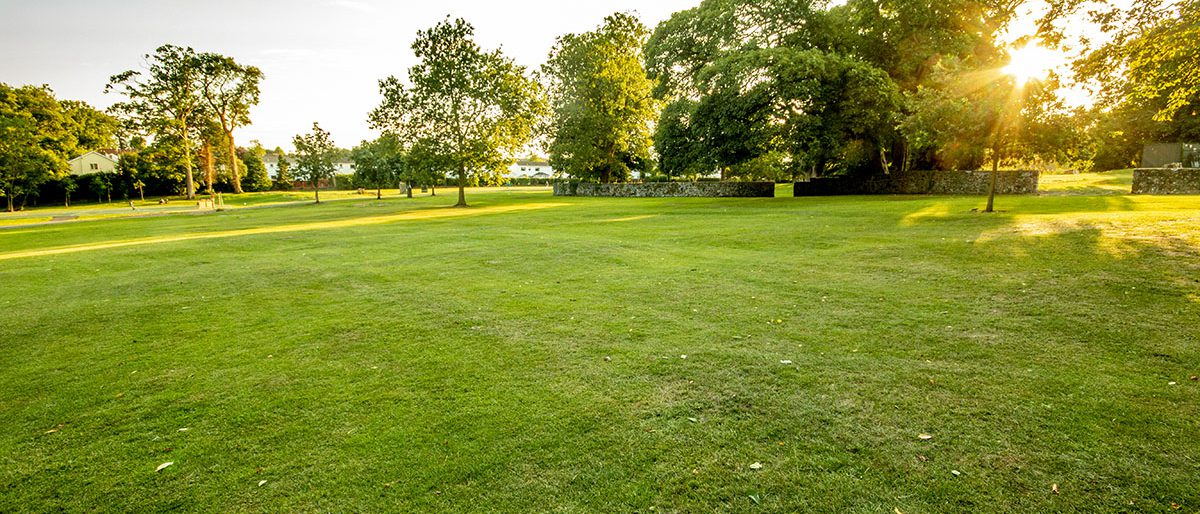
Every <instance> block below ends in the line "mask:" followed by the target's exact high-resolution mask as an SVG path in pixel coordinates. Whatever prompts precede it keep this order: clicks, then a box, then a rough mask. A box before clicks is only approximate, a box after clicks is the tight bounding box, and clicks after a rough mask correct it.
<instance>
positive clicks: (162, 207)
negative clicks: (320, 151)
mask: <svg viewBox="0 0 1200 514" xmlns="http://www.w3.org/2000/svg"><path fill="white" fill-rule="evenodd" d="M471 191H472V192H476V193H480V192H483V193H486V192H495V191H508V192H512V193H526V194H528V193H534V192H543V191H549V188H547V187H530V186H521V187H505V188H497V187H482V188H471ZM376 193H381V194H382V195H383V196H386V197H388V198H398V197H401V196H403V195H401V192H400V190H398V189H384V190H381V191H376V190H373V189H372V190H364V192H363V193H362V194H359V193H358V192H357V191H346V190H330V191H321V201H323V202H336V201H345V200H364V199H367V198H374V197H375V196H376ZM435 193H436V194H441V195H455V194H457V193H458V192H457V190H454V189H450V188H445V189H438V190H436V191H427V192H425V193H419V192H415V191H414V193H413V196H414V197H421V196H433V195H434V194H435ZM160 199H166V200H167V203H166V204H161V203H159V200H160ZM313 199H314V195H313V192H312V191H267V192H261V193H243V194H240V195H234V194H221V195H217V196H207V195H201V196H199V197H198V198H197V199H196V200H188V199H187V198H185V197H182V196H171V197H152V198H147V199H145V200H132V201H130V200H114V201H112V202H76V203H75V204H73V205H71V206H69V207H66V206H62V205H53V206H39V207H30V208H28V209H26V210H24V211H19V212H12V213H8V212H0V227H8V228H12V227H17V226H22V225H38V224H45V223H57V222H75V221H94V220H98V219H109V218H138V217H146V216H157V215H164V214H197V213H203V212H205V211H207V210H209V209H207V207H205V208H201V207H200V206H199V201H201V200H213V201H214V202H215V206H214V207H215V208H216V209H219V210H237V209H244V208H248V207H268V206H282V205H292V204H302V203H309V202H312V201H313ZM131 204H132V205H131Z"/></svg>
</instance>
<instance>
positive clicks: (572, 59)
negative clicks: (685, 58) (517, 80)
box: [542, 13, 659, 182]
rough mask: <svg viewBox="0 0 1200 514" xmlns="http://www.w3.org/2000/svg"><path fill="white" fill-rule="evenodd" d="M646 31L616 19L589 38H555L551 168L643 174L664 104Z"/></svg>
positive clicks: (595, 174)
mask: <svg viewBox="0 0 1200 514" xmlns="http://www.w3.org/2000/svg"><path fill="white" fill-rule="evenodd" d="M648 36H649V31H648V30H647V29H646V27H645V26H643V25H642V24H641V22H639V21H638V20H637V18H635V17H634V16H632V15H630V14H625V13H616V14H613V15H611V16H608V17H606V18H605V19H604V24H603V25H601V26H600V27H599V28H598V29H596V30H595V31H592V32H587V33H584V34H568V35H566V36H562V37H560V38H558V43H557V44H556V45H555V47H554V49H553V50H552V51H551V52H550V59H549V61H548V62H547V63H546V64H545V65H543V66H542V72H543V74H544V76H545V77H546V79H547V90H548V92H549V96H550V104H551V106H552V110H553V115H552V119H551V121H550V128H549V131H550V133H551V136H552V142H551V143H550V145H549V152H550V163H551V165H552V166H553V167H554V169H556V170H562V171H563V172H565V173H568V174H570V175H571V176H573V177H577V178H587V179H592V180H599V181H600V182H612V181H614V180H618V181H623V180H627V179H628V178H629V175H630V168H631V167H637V168H641V169H642V171H645V170H644V168H645V167H646V163H648V162H649V161H650V146H651V127H652V126H653V125H654V121H655V119H656V118H657V116H658V110H659V102H658V101H657V100H656V99H655V98H654V97H653V96H652V95H651V89H652V87H653V85H654V83H653V81H651V80H650V79H648V78H647V77H646V69H645V67H644V66H643V64H642V63H643V56H642V48H643V47H644V46H645V43H646V38H647V37H648Z"/></svg>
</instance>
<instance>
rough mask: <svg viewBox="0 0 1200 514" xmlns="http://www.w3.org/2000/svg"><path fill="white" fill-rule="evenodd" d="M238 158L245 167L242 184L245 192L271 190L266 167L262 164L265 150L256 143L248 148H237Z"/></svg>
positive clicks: (265, 153) (269, 177)
mask: <svg viewBox="0 0 1200 514" xmlns="http://www.w3.org/2000/svg"><path fill="white" fill-rule="evenodd" d="M237 154H238V157H239V159H240V160H241V162H242V163H243V165H244V166H245V167H246V180H245V182H243V183H242V186H243V188H244V189H245V190H246V191H252V192H258V191H266V190H268V189H271V176H270V175H269V174H267V165H266V164H263V156H265V155H267V151H266V149H264V148H263V146H262V144H261V143H259V142H258V141H255V142H254V146H252V147H250V148H239V149H238V151H237Z"/></svg>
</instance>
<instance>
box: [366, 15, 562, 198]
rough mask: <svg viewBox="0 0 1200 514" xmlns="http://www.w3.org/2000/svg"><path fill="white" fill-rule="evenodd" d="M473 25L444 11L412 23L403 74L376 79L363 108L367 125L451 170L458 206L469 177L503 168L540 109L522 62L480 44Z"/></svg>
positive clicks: (524, 139)
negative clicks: (378, 98)
mask: <svg viewBox="0 0 1200 514" xmlns="http://www.w3.org/2000/svg"><path fill="white" fill-rule="evenodd" d="M474 33H475V29H474V28H473V27H472V26H471V25H470V24H469V23H467V22H466V21H465V20H463V19H449V18H447V19H446V20H444V21H442V22H439V23H438V24H437V25H435V26H433V27H432V28H430V29H428V30H422V31H419V32H418V33H417V39H416V41H414V42H413V44H412V49H413V52H414V54H416V57H417V60H418V62H417V64H415V65H414V66H413V67H412V68H410V69H409V70H408V82H407V83H404V82H401V81H400V80H399V79H397V78H396V77H388V78H386V79H384V80H381V81H380V84H379V86H380V90H381V92H382V94H383V97H384V98H383V102H382V103H381V104H380V105H379V107H377V108H376V109H375V110H373V111H372V112H371V114H370V122H371V125H372V126H373V127H374V128H377V129H379V130H382V131H384V132H389V133H392V134H395V135H396V136H397V137H399V138H400V139H401V140H402V141H404V142H405V143H407V144H416V143H418V142H420V143H421V144H422V146H423V147H424V148H425V150H426V151H427V152H429V153H431V154H432V155H433V156H435V157H437V158H438V160H440V161H442V162H444V164H445V165H446V166H448V167H449V171H452V172H454V173H455V174H457V177H458V186H459V191H458V204H457V205H458V206H461V207H465V206H466V205H467V202H466V193H465V187H466V184H467V179H468V177H469V176H471V175H488V174H495V175H499V174H502V173H503V171H504V169H505V166H507V164H508V156H509V155H512V154H513V153H515V152H516V151H518V150H519V149H520V148H521V147H522V146H524V145H525V144H526V143H527V142H529V140H530V139H531V138H532V136H533V128H534V123H535V121H536V119H537V117H538V116H539V115H540V114H541V113H542V112H543V111H544V104H543V101H542V97H541V95H540V94H539V91H538V89H539V88H538V85H537V83H536V82H534V81H533V80H532V79H530V78H529V77H527V76H526V74H525V69H524V68H523V67H521V66H518V65H516V64H514V63H513V61H512V60H511V59H509V58H507V57H505V56H504V55H503V54H502V53H501V52H500V51H499V50H494V51H490V52H487V51H484V50H482V49H481V48H480V47H479V45H478V44H476V43H475V41H474V39H473V36H474Z"/></svg>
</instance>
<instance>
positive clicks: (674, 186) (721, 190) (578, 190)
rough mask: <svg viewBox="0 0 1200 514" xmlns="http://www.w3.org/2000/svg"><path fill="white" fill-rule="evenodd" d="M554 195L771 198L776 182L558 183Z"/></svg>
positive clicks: (555, 185) (773, 194)
mask: <svg viewBox="0 0 1200 514" xmlns="http://www.w3.org/2000/svg"><path fill="white" fill-rule="evenodd" d="M554 196H604V197H616V198H675V197H715V198H771V197H774V196H775V183H774V182H712V181H709V182H647V183H644V184H595V183H590V182H567V181H562V182H555V183H554Z"/></svg>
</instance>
